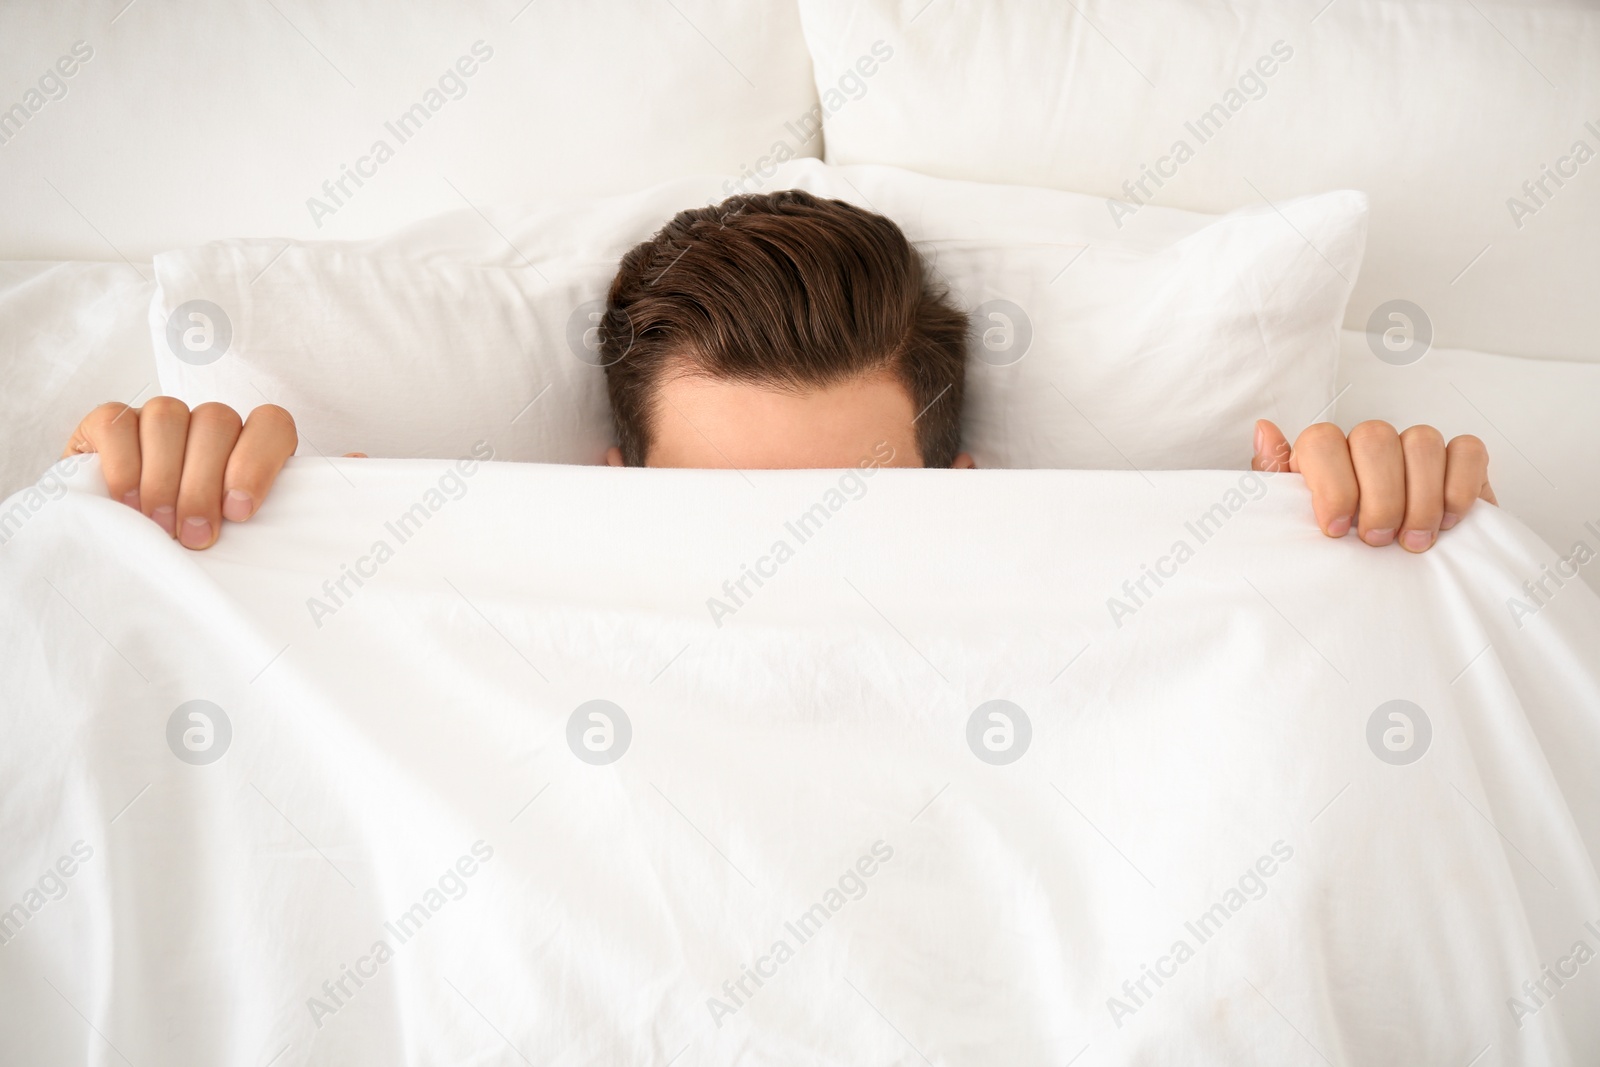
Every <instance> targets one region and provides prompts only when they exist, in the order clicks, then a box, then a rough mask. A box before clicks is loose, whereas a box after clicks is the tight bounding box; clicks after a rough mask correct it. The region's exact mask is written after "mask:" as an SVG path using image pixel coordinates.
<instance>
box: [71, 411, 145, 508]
mask: <svg viewBox="0 0 1600 1067" xmlns="http://www.w3.org/2000/svg"><path fill="white" fill-rule="evenodd" d="M85 452H98V453H99V454H100V473H101V474H103V475H105V479H106V489H107V490H109V491H110V493H111V499H112V500H120V501H122V502H123V503H124V504H126V505H128V506H129V507H130V508H135V509H137V508H138V507H139V412H138V411H137V410H136V409H134V408H130V407H129V406H128V405H126V404H116V403H112V404H101V405H100V406H99V407H97V408H95V409H94V410H93V411H91V412H89V414H87V415H85V416H84V418H83V421H82V422H80V423H78V428H77V429H76V430H74V431H72V437H71V438H70V439H69V440H68V441H67V448H66V451H64V452H62V453H61V455H62V457H63V458H65V457H67V456H73V455H82V454H83V453H85Z"/></svg>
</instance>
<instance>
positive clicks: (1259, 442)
mask: <svg viewBox="0 0 1600 1067" xmlns="http://www.w3.org/2000/svg"><path fill="white" fill-rule="evenodd" d="M1266 437H1267V435H1266V433H1264V432H1263V431H1262V429H1261V424H1260V423H1257V424H1256V455H1258V456H1259V455H1261V448H1262V446H1263V445H1265V444H1266Z"/></svg>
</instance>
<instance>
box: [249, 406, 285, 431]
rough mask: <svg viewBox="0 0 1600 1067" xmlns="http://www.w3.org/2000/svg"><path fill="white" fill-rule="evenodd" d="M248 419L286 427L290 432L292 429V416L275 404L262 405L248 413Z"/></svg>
mask: <svg viewBox="0 0 1600 1067" xmlns="http://www.w3.org/2000/svg"><path fill="white" fill-rule="evenodd" d="M250 417H251V418H252V419H257V420H259V421H261V422H264V423H268V424H270V425H273V426H286V427H288V428H289V429H291V430H292V429H294V416H293V415H291V414H289V412H288V411H287V410H286V409H284V408H281V407H279V406H278V405H277V404H262V405H261V406H260V407H258V408H256V409H255V410H254V411H252V412H251V413H250Z"/></svg>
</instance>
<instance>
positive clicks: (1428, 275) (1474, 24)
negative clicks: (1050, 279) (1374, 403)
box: [800, 0, 1600, 360]
mask: <svg viewBox="0 0 1600 1067" xmlns="http://www.w3.org/2000/svg"><path fill="white" fill-rule="evenodd" d="M800 14H801V22H802V25H803V26H804V29H805V35H806V41H807V44H808V46H809V47H810V49H811V53H812V64H813V69H814V70H815V76H816V82H817V86H818V89H819V90H822V91H824V92H825V91H826V90H827V89H828V88H830V87H833V86H835V85H836V84H837V72H838V71H840V70H841V69H843V68H845V67H847V66H848V65H849V64H850V63H851V62H853V61H854V60H855V59H856V57H857V56H859V55H861V54H862V52H863V51H864V50H865V49H866V48H868V47H869V45H870V44H871V43H872V42H876V41H882V42H884V43H885V46H886V47H888V48H890V49H892V51H893V56H892V58H891V59H890V60H889V61H888V62H885V63H883V64H882V66H881V69H880V70H879V71H878V72H877V74H876V75H875V76H874V77H873V78H872V79H871V80H870V81H867V82H865V83H864V84H863V85H862V87H861V88H860V89H859V91H858V92H856V93H855V94H853V95H852V96H850V97H849V98H848V99H847V100H846V101H844V102H841V106H839V107H836V108H832V109H830V110H829V111H828V112H827V114H826V116H825V120H824V121H825V126H826V135H825V137H824V141H825V144H826V159H827V161H828V162H829V163H839V164H849V163H883V164H890V165H893V166H898V167H908V168H910V169H913V170H916V171H920V172H922V173H924V174H932V175H937V176H938V177H942V178H962V179H967V180H970V181H984V182H1009V183H1014V184H1019V185H1040V186H1047V187H1050V188H1055V189H1071V190H1073V191H1075V192H1081V193H1092V194H1094V195H1096V196H1101V197H1108V198H1115V199H1117V200H1120V201H1125V202H1127V203H1135V202H1146V203H1155V204H1159V205H1161V206H1164V207H1175V208H1183V209H1186V210H1191V211H1209V212H1223V211H1228V210H1231V209H1233V208H1236V207H1243V206H1245V205H1259V204H1260V203H1261V202H1262V197H1263V196H1265V197H1268V198H1271V199H1273V200H1275V201H1276V200H1283V199H1288V198H1290V197H1294V196H1302V195H1307V194H1312V193H1317V192H1321V191H1323V190H1326V189H1361V190H1364V191H1365V192H1367V193H1368V195H1369V196H1370V197H1371V200H1372V211H1373V231H1372V234H1373V245H1372V248H1371V250H1370V252H1369V254H1368V256H1367V267H1366V269H1365V270H1363V272H1362V281H1361V283H1360V285H1359V286H1358V288H1357V289H1356V292H1355V294H1354V297H1353V299H1352V301H1351V306H1350V309H1349V314H1348V317H1347V318H1346V320H1345V325H1346V326H1347V327H1348V328H1350V329H1354V330H1367V329H1369V328H1370V327H1369V325H1368V323H1369V319H1371V320H1373V321H1375V322H1377V323H1378V324H1379V325H1378V326H1377V328H1376V330H1375V331H1374V332H1380V333H1381V332H1382V330H1383V328H1384V326H1383V325H1382V324H1383V323H1386V322H1387V319H1386V317H1385V316H1383V315H1382V314H1379V315H1378V316H1377V317H1376V318H1374V311H1375V310H1376V309H1378V308H1379V307H1380V306H1381V305H1383V304H1385V303H1387V302H1388V301H1391V300H1396V299H1404V300H1408V301H1411V302H1413V303H1415V304H1418V305H1420V306H1421V307H1422V308H1423V309H1425V312H1426V314H1427V316H1428V317H1429V318H1430V319H1431V321H1432V324H1433V337H1434V341H1435V343H1436V344H1438V345H1439V346H1441V347H1451V348H1473V349H1478V350H1481V351H1493V352H1505V353H1514V354H1518V355H1529V356H1539V357H1542V358H1551V359H1587V360H1597V359H1600V340H1597V338H1600V301H1596V300H1595V299H1593V291H1594V288H1595V279H1596V278H1597V277H1600V242H1596V241H1595V240H1594V234H1596V233H1600V5H1596V4H1593V3H1574V2H1572V0H1517V2H1515V3H1505V2H1476V0H1475V2H1470V3H1454V2H1450V3H1446V2H1439V0H1418V2H1412V3H1395V2H1394V0H1337V2H1330V0H1312V2H1309V3H1304V4H1301V3H1292V4H1291V3H1284V2H1283V0H1140V2H1138V3H1092V4H1091V3H1081V4H1080V3H1040V2H1038V0H984V2H983V3H949V2H945V3H933V4H930V3H928V2H927V0H800ZM1469 116H1470V117H1469ZM1580 142H1581V143H1582V147H1579V143H1580Z"/></svg>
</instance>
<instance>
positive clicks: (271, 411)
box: [222, 404, 300, 522]
mask: <svg viewBox="0 0 1600 1067" xmlns="http://www.w3.org/2000/svg"><path fill="white" fill-rule="evenodd" d="M299 443H300V437H299V435H298V434H297V433H295V429H294V419H293V418H292V417H291V416H290V415H289V413H288V412H287V411H285V410H283V409H282V408H280V407H279V406H278V405H276V404H263V405H262V406H261V407H258V408H256V409H255V410H254V411H252V412H251V413H250V417H249V418H248V419H247V420H245V424H244V429H243V430H241V431H240V433H239V441H238V443H237V444H235V445H234V446H233V455H231V456H229V457H228V466H227V469H226V471H225V472H224V474H223V478H222V490H223V493H222V514H223V517H225V518H226V519H227V520H228V521H229V522H243V521H245V520H246V519H248V518H249V517H250V516H252V515H254V514H255V513H256V509H257V508H259V507H260V506H261V502H262V501H263V500H265V499H266V498H267V493H268V492H270V491H271V490H272V483H273V482H274V481H276V480H277V477H278V472H279V471H280V470H282V469H283V464H284V461H285V460H287V459H288V458H289V457H290V456H292V455H294V450H295V446H296V445H298V444H299Z"/></svg>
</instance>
